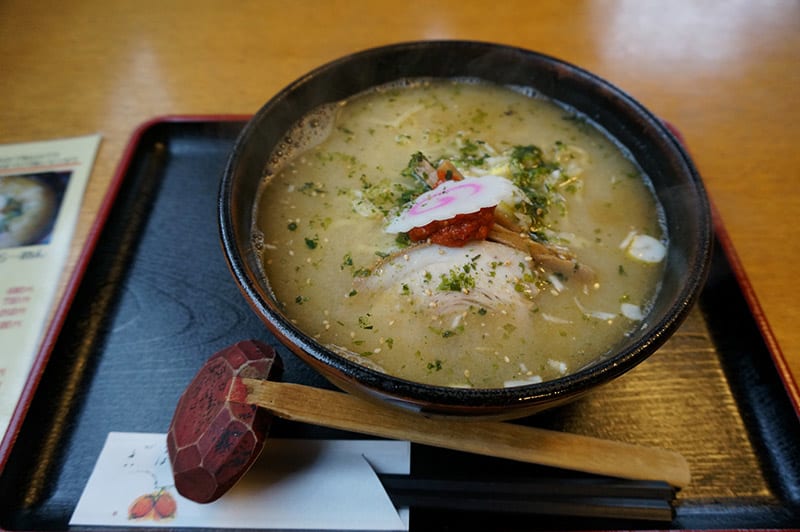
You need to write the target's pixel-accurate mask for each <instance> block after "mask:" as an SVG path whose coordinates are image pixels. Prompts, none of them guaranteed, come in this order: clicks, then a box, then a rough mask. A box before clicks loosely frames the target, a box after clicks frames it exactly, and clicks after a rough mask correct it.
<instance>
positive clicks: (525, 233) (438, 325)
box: [254, 80, 667, 388]
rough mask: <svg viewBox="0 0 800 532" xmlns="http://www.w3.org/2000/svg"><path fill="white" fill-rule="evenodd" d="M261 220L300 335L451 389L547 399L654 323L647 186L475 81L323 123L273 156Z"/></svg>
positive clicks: (557, 118)
mask: <svg viewBox="0 0 800 532" xmlns="http://www.w3.org/2000/svg"><path fill="white" fill-rule="evenodd" d="M437 179H438V182H437ZM469 187H471V188H469ZM467 189H469V191H471V192H469V194H468V193H467V192H465V190H467ZM459 194H460V195H461V197H460V196H459ZM464 195H466V196H469V197H463V196H464ZM451 196H456V197H455V198H451ZM426 198H427V199H426ZM451 200H452V205H451V204H450V203H448V202H450V201H451ZM445 204H447V205H448V206H447V207H446V208H445ZM451 208H452V209H454V210H452V211H447V209H451ZM437 209H440V210H441V212H442V213H443V214H440V215H438V218H437V214H436V212H432V213H431V211H437ZM444 211H447V212H444ZM479 218H480V220H479ZM255 220H256V221H255V227H254V232H255V233H256V234H257V235H258V238H257V241H258V246H257V247H258V249H259V250H260V251H261V253H262V257H263V274H264V276H265V277H266V278H267V279H269V283H270V286H271V287H272V289H273V291H274V296H275V298H276V300H277V301H278V303H279V304H280V306H281V307H282V309H283V310H284V312H285V313H286V315H287V316H288V317H289V318H290V319H291V320H292V321H293V322H294V323H296V325H297V326H298V327H299V328H300V329H301V330H303V331H304V332H305V333H306V334H308V335H310V336H313V337H314V338H315V339H317V340H318V341H319V342H320V343H322V344H324V345H327V346H329V347H331V348H332V349H334V350H336V351H337V352H338V353H340V354H342V355H343V356H346V357H349V358H351V359H353V360H356V361H358V362H360V363H362V364H365V365H367V366H370V367H374V368H376V369H379V370H381V371H385V372H386V373H389V374H391V375H395V376H398V377H401V378H405V379H408V380H412V381H418V382H424V383H428V384H435V385H443V386H461V387H476V388H498V387H505V386H515V385H521V384H529V383H535V382H540V381H543V380H549V379H554V378H558V377H561V376H564V375H566V374H569V373H571V372H574V371H576V370H578V369H580V368H581V367H583V366H585V365H587V364H589V363H591V362H592V361H594V360H597V359H598V358H599V357H602V356H603V355H604V354H607V353H609V352H610V351H612V350H613V349H614V347H615V346H616V345H618V344H619V343H620V342H621V341H622V339H623V338H624V337H625V335H626V334H629V333H630V332H631V331H632V330H634V329H636V328H638V327H639V326H641V324H642V323H643V321H644V320H645V319H646V316H647V312H648V308H649V305H650V302H651V301H652V300H653V298H654V296H655V294H656V292H657V290H658V286H659V280H660V278H661V275H662V271H663V263H664V261H663V257H664V254H665V252H666V246H667V235H666V231H665V228H664V224H663V219H662V215H661V210H660V208H659V205H658V204H657V202H656V200H655V197H654V194H653V192H652V188H651V186H650V184H649V181H648V178H647V176H645V175H643V174H642V172H641V170H640V169H639V168H638V166H637V165H636V164H635V162H634V161H632V160H631V159H630V158H629V157H627V156H626V153H625V152H624V151H623V150H622V149H621V148H620V147H619V146H617V145H616V144H615V143H614V142H613V140H612V139H610V138H609V137H608V136H607V135H605V134H604V133H603V132H602V131H600V130H599V129H598V128H596V127H594V125H593V124H592V123H591V122H590V121H589V120H587V119H586V118H585V117H583V116H581V115H579V114H578V113H576V112H574V111H572V110H570V109H567V108H565V107H563V106H560V105H558V104H556V103H554V102H552V101H549V100H547V99H544V98H540V97H537V96H536V95H535V94H532V93H530V91H525V90H519V89H516V88H508V87H501V86H496V85H492V84H487V83H482V82H471V81H468V80H448V81H441V80H440V81H434V80H411V81H406V82H404V83H399V84H395V85H391V86H384V87H380V88H377V89H375V90H372V91H370V92H367V93H364V94H360V95H358V96H356V97H353V98H352V99H349V100H347V101H343V102H340V103H338V104H336V105H332V106H329V107H326V108H323V109H320V110H317V111H315V112H314V113H312V114H311V115H309V116H308V117H306V118H305V119H304V120H303V121H302V122H301V123H300V124H299V125H298V127H297V129H296V130H293V131H292V132H291V133H290V134H289V135H288V137H287V140H286V142H285V143H283V144H282V145H281V147H280V148H279V150H277V151H276V153H275V157H274V158H273V164H271V165H270V167H269V168H268V169H267V177H266V178H265V181H264V184H263V185H262V189H261V191H260V198H259V199H258V201H257V203H256V216H255ZM415 224H417V225H415ZM476 227H477V229H476ZM437 231H439V232H437ZM470 231H472V232H470ZM484 233H485V234H484ZM465 234H466V236H464V235H465ZM442 235H444V237H442ZM453 235H456V236H455V237H454V236H453ZM459 235H460V236H459ZM454 238H455V240H454ZM458 238H462V240H458ZM415 240H416V241H415Z"/></svg>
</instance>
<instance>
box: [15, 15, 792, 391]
mask: <svg viewBox="0 0 800 532" xmlns="http://www.w3.org/2000/svg"><path fill="white" fill-rule="evenodd" d="M433 38H448V39H450V38H457V39H478V40H487V41H495V42H500V43H505V44H511V45H516V46H521V47H524V48H528V49H533V50H537V51H540V52H544V53H547V54H550V55H554V56H557V57H559V58H561V59H564V60H567V61H570V62H573V63H576V64H579V65H581V66H583V67H585V68H586V69H588V70H590V71H593V72H595V73H597V74H599V75H600V76H602V77H605V78H606V79H608V80H609V81H611V82H612V83H614V84H616V85H618V86H619V87H621V88H623V89H624V90H625V91H627V92H628V93H630V94H631V95H632V96H633V97H635V98H636V99H638V100H640V101H641V102H642V103H644V104H645V105H646V106H647V107H649V108H650V109H651V110H652V111H654V112H655V113H657V114H658V115H660V116H661V117H663V118H665V119H667V120H669V121H670V122H672V123H673V124H674V125H675V126H676V127H677V128H678V129H679V130H680V131H681V132H682V134H683V135H684V137H685V139H686V141H687V143H688V146H689V148H690V150H691V153H692V154H693V156H694V158H695V162H696V163H697V166H698V168H699V170H700V172H701V174H702V175H703V178H704V180H705V183H706V185H707V187H708V190H709V193H710V195H711V198H712V200H713V202H714V203H715V205H716V207H717V208H718V210H719V212H720V214H721V218H722V220H723V222H724V224H725V226H726V227H727V229H728V232H729V233H730V237H731V239H732V242H733V244H734V246H735V249H736V251H737V252H738V255H739V257H740V258H741V261H742V264H743V266H744V270H745V272H746V273H747V275H748V277H749V279H750V281H751V282H752V285H753V287H754V291H755V294H756V295H757V297H758V299H759V301H760V303H761V305H762V307H763V309H764V312H765V316H766V319H767V321H768V322H769V324H770V326H771V328H772V330H773V332H774V334H775V337H776V338H777V342H778V344H779V345H780V347H781V348H782V350H783V353H784V355H785V357H786V359H787V362H788V367H789V368H790V370H791V372H792V373H793V374H794V377H795V380H798V379H799V378H800V328H798V327H797V323H798V321H800V305H798V300H800V284H798V283H797V282H796V281H795V272H794V269H795V268H794V267H793V266H792V265H793V264H794V261H795V260H797V259H798V258H799V257H800V244H799V243H798V242H800V225H798V224H797V223H795V217H796V213H797V212H798V210H799V209H800V195H798V194H797V190H796V189H797V184H798V175H799V174H798V170H797V169H798V167H800V150H798V149H796V145H797V143H798V140H800V105H799V103H800V102H798V99H799V98H800V96H799V95H800V91H798V90H797V88H798V87H800V3H798V2H796V1H794V0H783V1H780V0H779V1H773V2H749V1H746V0H739V1H722V0H720V1H709V2H694V1H692V0H681V1H674V2H655V1H652V0H646V1H637V0H600V1H578V0H572V1H544V2H529V1H526V0H522V1H509V2H504V4H503V8H502V9H500V8H499V7H498V6H497V5H493V4H489V3H484V2H470V1H466V2H465V1H464V0H459V1H455V0H441V1H439V2H428V1H423V0H408V1H405V2H382V1H374V0H352V1H349V2H334V1H308V2H288V1H279V0H265V1H239V2H235V3H228V2H221V1H211V0H199V1H169V0H167V1H163V0H159V1H156V0H142V1H137V2H133V1H122V2H106V1H102V0H83V1H81V2H56V1H47V0H39V1H35V2H30V1H27V0H5V1H4V2H2V3H0V101H2V105H0V142H3V143H7V142H23V141H32V140H43V139H49V138H55V137H64V136H74V135H82V134H87V133H93V132H98V133H100V134H102V135H103V143H102V145H101V149H100V152H99V155H98V158H97V162H96V164H95V167H94V171H93V173H92V178H91V181H90V185H89V187H88V190H87V193H86V197H85V201H84V206H83V210H82V212H81V216H80V219H79V224H78V228H77V232H76V238H75V241H74V244H73V246H72V253H71V255H70V259H69V262H68V268H67V272H66V273H65V275H64V283H62V284H65V283H66V279H67V278H68V277H69V275H70V274H71V272H72V270H73V268H74V265H75V263H76V260H77V257H78V256H79V254H80V251H81V249H82V247H83V243H84V241H85V239H86V235H87V234H88V232H89V228H90V227H91V224H92V222H93V220H94V218H95V215H96V213H97V212H98V209H99V206H100V204H101V202H102V200H103V197H104V195H105V193H106V190H107V188H108V184H109V182H110V180H111V179H112V176H113V174H114V171H115V168H116V167H117V164H118V163H119V160H120V157H121V155H122V153H123V150H124V147H125V145H126V143H127V142H128V140H129V138H130V135H131V133H132V132H133V131H134V129H135V128H136V127H137V126H138V125H139V124H141V123H142V122H144V121H146V120H149V119H151V118H153V117H155V116H159V115H167V114H183V113H186V114H206V113H211V114H219V113H223V114H227V113H237V114H241V113H245V114H249V113H252V112H254V111H255V110H257V109H258V108H259V107H260V106H261V105H262V103H263V102H265V101H266V100H267V99H268V98H269V97H270V96H271V95H273V94H274V93H275V92H276V91H278V90H279V89H280V88H282V87H283V86H285V85H286V84H287V83H289V82H291V81H292V80H294V79H295V78H297V77H298V76H300V75H302V74H303V73H304V72H306V71H308V70H309V69H311V68H314V67H315V66H317V65H319V64H321V63H323V62H326V61H328V60H331V59H334V58H336V57H339V56H342V55H344V54H347V53H350V52H354V51H357V50H361V49H364V48H367V47H371V46H376V45H381V44H387V43H391V42H397V41H406V40H416V39H433Z"/></svg>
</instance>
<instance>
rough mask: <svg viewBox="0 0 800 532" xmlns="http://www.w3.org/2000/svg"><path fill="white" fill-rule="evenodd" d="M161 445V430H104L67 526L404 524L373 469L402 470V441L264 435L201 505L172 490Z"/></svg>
mask: <svg viewBox="0 0 800 532" xmlns="http://www.w3.org/2000/svg"><path fill="white" fill-rule="evenodd" d="M165 442H166V438H165V435H163V434H139V433H118V432H114V433H111V434H109V435H108V438H107V440H106V443H105V445H104V447H103V450H102V452H101V454H100V457H99V458H98V460H97V463H96V464H95V468H94V470H93V471H92V474H91V476H90V478H89V481H88V483H87V485H86V487H85V489H84V491H83V494H82V495H81V498H80V500H79V501H78V505H77V507H76V508H75V511H74V513H73V515H72V519H71V520H70V524H71V525H98V526H148V527H153V526H165V527H207V528H256V529H283V530H408V516H407V512H400V513H398V511H397V510H396V509H395V508H394V506H393V505H392V502H391V500H390V499H389V497H388V495H387V494H386V491H385V490H384V489H383V486H382V484H381V482H380V480H379V479H378V477H377V474H376V473H395V474H408V473H409V467H410V454H409V453H410V445H409V443H408V442H399V441H386V440H289V439H272V440H268V441H267V444H266V446H265V448H264V451H263V453H262V455H261V457H260V458H259V460H258V461H257V462H256V463H255V464H254V466H253V468H252V469H251V470H250V471H249V472H248V473H247V474H246V475H245V476H244V477H243V478H242V480H241V481H240V482H239V483H238V484H237V485H236V486H234V488H233V489H232V490H231V491H230V492H228V493H227V494H225V495H224V496H223V497H221V498H220V499H218V500H217V501H215V502H213V503H210V504H197V503H194V502H192V501H189V500H187V499H184V498H183V497H181V496H180V495H179V494H178V493H177V492H176V491H175V488H174V486H173V481H172V471H171V468H170V463H169V460H168V459H167V451H166V443H165ZM137 501H138V505H137ZM152 505H155V508H153V509H152V510H151V509H150V508H151V506H152ZM173 509H174V511H172V512H170V510H173ZM148 510H149V511H148ZM132 511H133V513H134V514H135V515H131V512H132ZM165 514H166V515H165Z"/></svg>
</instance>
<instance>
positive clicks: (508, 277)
mask: <svg viewBox="0 0 800 532" xmlns="http://www.w3.org/2000/svg"><path fill="white" fill-rule="evenodd" d="M532 265H533V261H532V260H531V257H530V255H528V254H526V253H524V252H522V251H520V250H517V249H514V248H511V247H509V246H505V245H502V244H497V243H494V242H488V241H476V242H472V243H469V244H467V245H465V246H463V247H458V248H454V247H447V246H437V245H430V244H421V245H418V246H413V247H411V248H407V249H405V250H402V251H400V252H398V253H395V254H393V255H391V256H389V257H387V258H386V259H384V260H383V261H381V262H380V263H379V264H378V265H377V266H376V267H375V268H373V270H372V274H371V275H370V276H369V277H365V278H362V279H359V280H357V281H356V283H357V284H358V285H359V286H358V287H357V288H358V289H359V292H361V291H364V290H366V291H367V292H369V293H370V294H371V297H373V299H374V300H375V304H378V305H384V304H385V305H394V306H395V308H394V310H396V311H398V312H403V311H410V312H414V313H427V314H430V315H431V316H436V317H438V318H443V319H452V320H453V321H454V323H455V324H456V325H457V322H458V320H459V319H460V316H462V315H463V314H464V313H465V312H469V311H471V310H473V311H481V312H486V311H500V312H505V313H509V314H513V315H519V316H521V315H522V314H525V313H527V312H528V311H530V310H531V309H532V308H534V302H533V298H534V297H535V296H536V294H537V293H538V292H539V289H538V287H537V284H538V282H539V277H538V275H537V273H536V272H535V271H534V270H532V269H531V267H532Z"/></svg>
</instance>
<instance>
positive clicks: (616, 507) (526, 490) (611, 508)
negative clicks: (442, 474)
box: [379, 475, 675, 522]
mask: <svg viewBox="0 0 800 532" xmlns="http://www.w3.org/2000/svg"><path fill="white" fill-rule="evenodd" d="M379 476H380V479H381V482H383V485H384V487H385V488H386V491H387V492H388V493H389V496H390V498H391V499H392V502H393V503H394V504H395V505H396V506H398V507H402V506H407V507H410V508H437V509H447V510H464V511H476V512H494V513H520V514H539V515H559V516H574V517H593V518H610V519H625V520H646V521H662V522H669V521H672V520H673V518H674V517H675V510H674V505H673V503H674V499H675V490H674V489H673V488H672V487H671V486H670V485H669V484H667V483H666V482H657V481H637V480H620V479H609V478H602V477H598V478H536V479H524V480H515V479H509V480H471V479H439V478H416V477H411V476H405V475H379Z"/></svg>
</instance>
